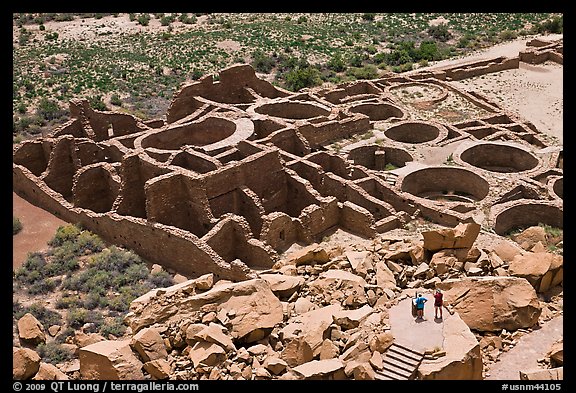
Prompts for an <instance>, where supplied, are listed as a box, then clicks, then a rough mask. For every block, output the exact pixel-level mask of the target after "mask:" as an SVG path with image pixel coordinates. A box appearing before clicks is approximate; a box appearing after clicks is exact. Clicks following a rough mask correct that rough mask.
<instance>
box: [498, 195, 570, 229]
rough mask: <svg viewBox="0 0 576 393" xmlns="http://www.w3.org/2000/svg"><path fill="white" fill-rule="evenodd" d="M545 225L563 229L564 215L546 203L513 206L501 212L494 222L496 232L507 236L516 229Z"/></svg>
mask: <svg viewBox="0 0 576 393" xmlns="http://www.w3.org/2000/svg"><path fill="white" fill-rule="evenodd" d="M539 224H545V225H550V226H552V227H555V228H563V225H564V214H563V211H562V209H560V208H559V207H558V206H555V205H549V204H544V203H523V204H518V205H514V206H511V207H509V208H507V209H504V210H503V211H501V212H500V213H499V214H498V215H497V216H496V219H495V220H494V231H495V232H496V233H497V234H498V235H500V236H505V235H506V234H507V233H508V232H510V231H511V230H513V229H515V228H526V227H529V226H534V225H539Z"/></svg>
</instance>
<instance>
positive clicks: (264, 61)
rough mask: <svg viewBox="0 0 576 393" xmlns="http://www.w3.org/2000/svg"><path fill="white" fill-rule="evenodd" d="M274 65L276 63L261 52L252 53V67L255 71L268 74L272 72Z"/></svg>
mask: <svg viewBox="0 0 576 393" xmlns="http://www.w3.org/2000/svg"><path fill="white" fill-rule="evenodd" d="M275 65H276V61H275V60H274V58H272V57H270V56H267V55H266V54H265V53H264V52H262V51H261V50H256V51H254V53H252V67H253V68H254V69H255V70H256V71H258V72H262V73H265V74H268V73H270V71H272V69H273V68H274V66H275Z"/></svg>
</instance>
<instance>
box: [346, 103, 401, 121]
mask: <svg viewBox="0 0 576 393" xmlns="http://www.w3.org/2000/svg"><path fill="white" fill-rule="evenodd" d="M350 111H351V112H354V113H362V114H363V115H366V116H368V117H369V118H370V120H371V121H379V120H388V119H390V118H392V117H395V118H399V119H402V118H404V116H405V114H404V112H403V111H402V109H400V108H398V107H397V106H395V105H392V104H386V103H364V104H358V105H354V106H352V107H350Z"/></svg>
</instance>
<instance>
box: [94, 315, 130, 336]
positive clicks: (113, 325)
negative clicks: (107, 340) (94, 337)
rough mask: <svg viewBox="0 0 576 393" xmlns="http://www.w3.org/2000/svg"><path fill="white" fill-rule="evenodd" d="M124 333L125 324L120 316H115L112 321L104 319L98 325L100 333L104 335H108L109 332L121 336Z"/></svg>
mask: <svg viewBox="0 0 576 393" xmlns="http://www.w3.org/2000/svg"><path fill="white" fill-rule="evenodd" d="M124 333H126V325H125V324H124V318H122V317H115V318H114V319H112V321H106V322H104V324H103V325H102V326H101V327H100V334H102V335H103V336H104V337H108V335H109V334H111V335H113V336H115V337H122V336H123V335H124Z"/></svg>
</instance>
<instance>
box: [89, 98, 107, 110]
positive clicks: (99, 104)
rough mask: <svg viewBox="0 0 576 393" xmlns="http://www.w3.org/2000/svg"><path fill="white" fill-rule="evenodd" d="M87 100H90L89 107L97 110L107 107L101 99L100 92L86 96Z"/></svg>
mask: <svg viewBox="0 0 576 393" xmlns="http://www.w3.org/2000/svg"><path fill="white" fill-rule="evenodd" d="M88 101H89V102H90V107H92V109H95V110H97V111H107V110H108V107H107V106H106V103H105V102H104V101H102V95H100V94H96V95H94V96H90V97H88Z"/></svg>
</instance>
